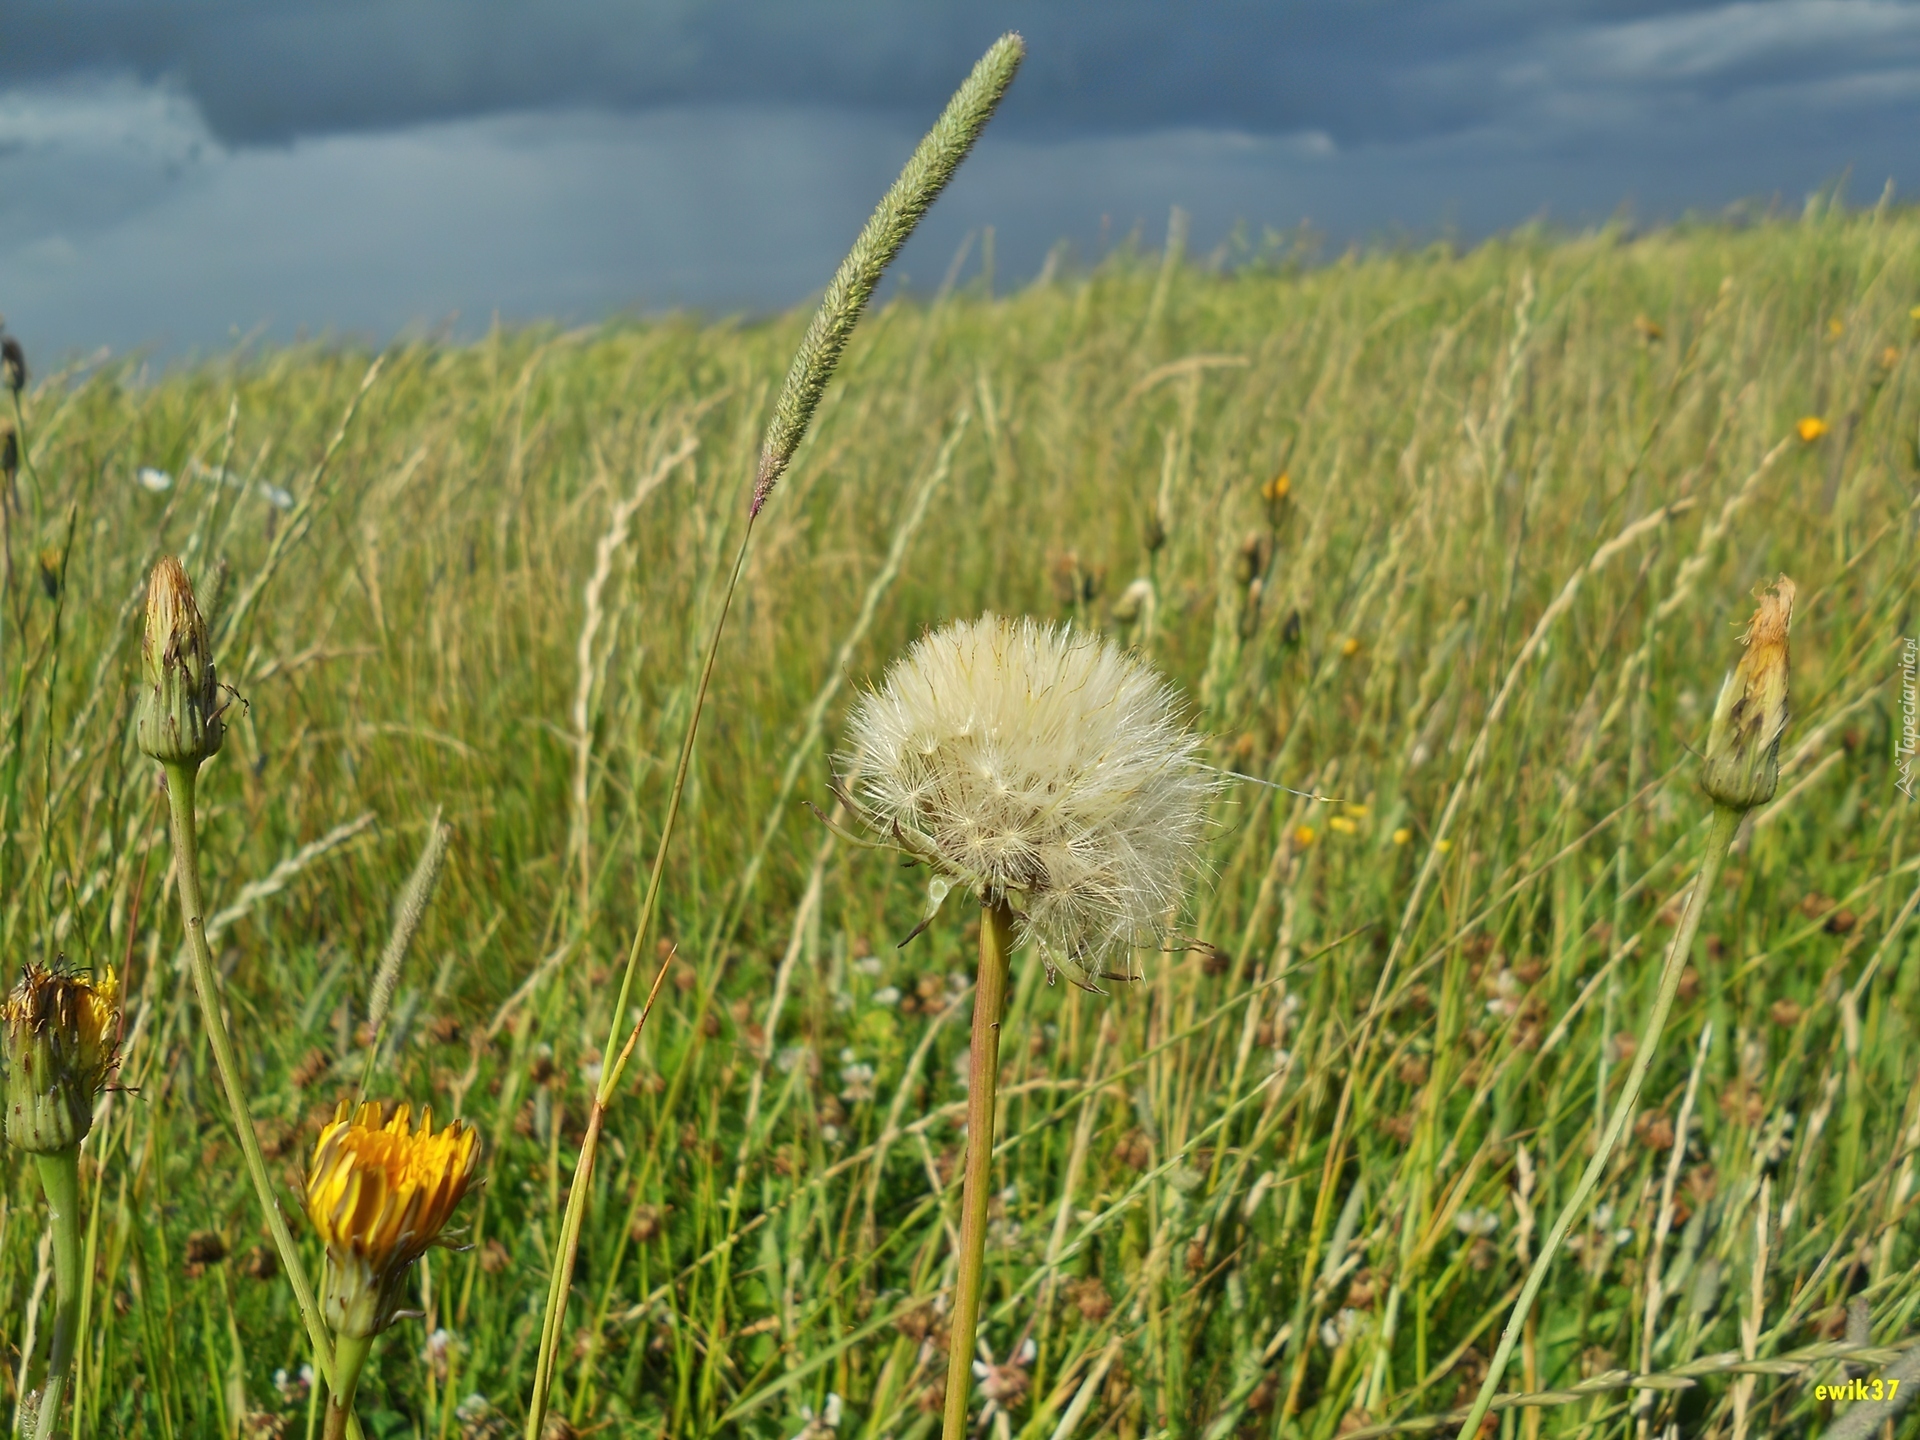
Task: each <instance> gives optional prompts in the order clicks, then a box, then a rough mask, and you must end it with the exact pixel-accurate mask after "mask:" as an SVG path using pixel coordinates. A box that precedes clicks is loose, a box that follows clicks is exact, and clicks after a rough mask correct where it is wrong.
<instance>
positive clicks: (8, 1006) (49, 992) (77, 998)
mask: <svg viewBox="0 0 1920 1440" xmlns="http://www.w3.org/2000/svg"><path fill="white" fill-rule="evenodd" d="M0 1032H3V1033H0V1040H3V1041H4V1045H5V1049H6V1057H7V1087H6V1089H7V1122H6V1125H7V1139H8V1140H10V1141H12V1142H13V1143H14V1144H15V1145H18V1146H19V1147H20V1148H21V1149H22V1150H29V1151H32V1152H34V1153H36V1154H41V1155H49V1154H54V1153H56V1152H58V1151H62V1150H71V1149H73V1147H74V1146H76V1145H78V1144H79V1143H80V1142H81V1141H82V1140H84V1139H86V1138H87V1131H89V1130H90V1129H92V1128H93V1102H94V1097H95V1096H97V1095H98V1094H99V1093H100V1092H101V1090H103V1089H104V1088H105V1087H106V1083H107V1076H108V1075H109V1074H111V1073H112V1071H113V1067H114V1065H115V1064H116V1063H117V1062H118V1060H119V1058H120V982H119V981H118V980H117V979H116V978H115V977H114V973H113V971H112V970H111V969H109V970H108V971H107V972H106V974H105V975H104V976H102V977H101V978H100V979H98V980H94V979H90V978H89V977H87V976H86V975H82V974H78V973H74V972H71V971H64V970H49V969H46V968H45V967H43V966H39V965H29V966H27V968H26V972H25V973H24V974H23V975H22V976H21V977H20V983H19V984H18V985H16V986H14V988H13V992H12V993H11V994H9V995H8V996H7V998H6V999H5V1000H0Z"/></svg>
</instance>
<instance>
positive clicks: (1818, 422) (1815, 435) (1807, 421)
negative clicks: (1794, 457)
mask: <svg viewBox="0 0 1920 1440" xmlns="http://www.w3.org/2000/svg"><path fill="white" fill-rule="evenodd" d="M1793 428H1794V429H1795V430H1796V431H1798V432H1799V434H1800V438H1801V440H1802V441H1804V442H1805V443H1806V444H1808V445H1811V444H1812V443H1813V442H1814V441H1816V440H1818V439H1819V438H1820V437H1821V436H1822V435H1824V434H1826V433H1827V431H1828V430H1830V429H1832V428H1833V427H1832V426H1830V425H1828V424H1827V422H1826V421H1824V420H1822V419H1821V418H1820V417H1819V416H1818V415H1807V416H1804V417H1803V418H1802V419H1801V421H1800V423H1799V424H1798V425H1795V426H1794V427H1793Z"/></svg>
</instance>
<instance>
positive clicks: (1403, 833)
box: [1393, 825, 1413, 845]
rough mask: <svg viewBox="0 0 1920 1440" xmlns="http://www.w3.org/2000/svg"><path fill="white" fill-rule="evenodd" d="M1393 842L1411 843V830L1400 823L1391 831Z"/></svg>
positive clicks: (1397, 843) (1398, 843) (1400, 843)
mask: <svg viewBox="0 0 1920 1440" xmlns="http://www.w3.org/2000/svg"><path fill="white" fill-rule="evenodd" d="M1393 843H1394V844H1396V845H1410V844H1412V843H1413V831H1411V830H1409V829H1408V828H1407V827H1406V826H1404V825H1402V826H1401V827H1400V828H1399V829H1398V830H1396V831H1394V832H1393Z"/></svg>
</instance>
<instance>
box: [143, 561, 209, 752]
mask: <svg viewBox="0 0 1920 1440" xmlns="http://www.w3.org/2000/svg"><path fill="white" fill-rule="evenodd" d="M140 658H141V662H142V668H143V673H144V679H145V684H144V686H143V687H142V689H141V692H140V703H139V707H138V714H137V716H136V721H135V723H136V726H137V729H138V732H139V739H140V748H141V749H142V750H144V751H146V753H147V754H149V755H151V756H152V757H153V758H154V759H156V760H158V761H160V762H161V763H162V764H181V763H185V764H191V765H198V764H199V763H200V762H201V761H203V760H207V759H210V758H212V756H213V755H214V753H215V752H216V751H218V750H219V748H220V742H221V740H222V739H223V738H224V737H225V733H226V732H225V727H224V726H223V724H222V722H221V719H220V694H219V689H220V687H219V683H218V682H217V681H216V680H215V678H214V673H213V642H212V641H211V640H210V639H209V638H208V635H207V622H206V621H205V620H203V619H202V618H201V616H200V606H199V604H198V603H197V602H196V601H195V600H194V598H193V583H192V582H191V581H190V580H188V579H187V571H186V567H185V566H183V565H181V563H180V562H179V561H178V560H176V559H174V558H173V556H171V555H163V556H162V557H161V558H160V561H159V563H158V564H156V565H155V566H154V567H153V574H152V575H151V576H150V577H149V578H148V580H147V628H146V631H145V633H144V634H143V635H142V636H141V640H140Z"/></svg>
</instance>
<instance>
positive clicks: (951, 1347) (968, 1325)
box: [940, 896, 1013, 1440]
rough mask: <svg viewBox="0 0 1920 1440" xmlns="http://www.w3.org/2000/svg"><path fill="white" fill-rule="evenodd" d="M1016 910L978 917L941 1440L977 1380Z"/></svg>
mask: <svg viewBox="0 0 1920 1440" xmlns="http://www.w3.org/2000/svg"><path fill="white" fill-rule="evenodd" d="M1012 944H1013V911H1012V910H1011V909H1009V908H1008V906H1007V902H1006V898H1005V897H1004V896H1002V897H1000V898H998V899H994V900H989V901H988V902H987V903H986V905H985V906H983V907H982V910H981V914H980V974H979V977H978V979H977V980H976V981H975V983H974V988H973V1045H972V1048H971V1050H970V1051H969V1052H968V1056H967V1173H966V1185H965V1188H964V1189H963V1190H962V1191H961V1198H960V1268H959V1273H958V1275H957V1276H956V1277H955V1279H954V1286H953V1316H952V1321H951V1324H950V1325H949V1327H948V1333H947V1409H946V1418H945V1423H944V1424H943V1425H942V1427H941V1432H940V1433H941V1437H942V1440H964V1437H965V1435H966V1433H967V1392H968V1390H969V1388H970V1387H971V1383H972V1380H973V1332H974V1328H975V1327H976V1326H977V1325H978V1324H979V1321H980V1291H981V1288H982V1283H981V1282H982V1280H983V1278H984V1277H983V1276H982V1274H981V1271H982V1270H983V1269H984V1268H985V1262H986V1253H987V1197H988V1195H989V1194H990V1193H991V1192H992V1189H993V1109H994V1098H995V1095H996V1093H997V1092H998V1090H999V1088H1000V1086H999V1081H1000V1012H1001V1010H1002V1009H1004V1008H1005V1005H1006V999H1007V952H1008V950H1009V949H1011V948H1012Z"/></svg>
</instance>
